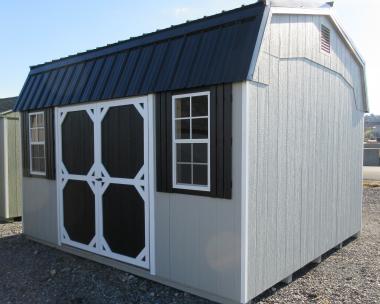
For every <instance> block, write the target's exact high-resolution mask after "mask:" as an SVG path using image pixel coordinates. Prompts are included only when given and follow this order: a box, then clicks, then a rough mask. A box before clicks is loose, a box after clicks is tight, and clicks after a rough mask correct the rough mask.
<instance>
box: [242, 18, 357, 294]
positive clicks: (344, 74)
mask: <svg viewBox="0 0 380 304" xmlns="http://www.w3.org/2000/svg"><path fill="white" fill-rule="evenodd" d="M321 23H323V24H325V25H327V26H328V27H329V28H330V29H331V55H326V54H325V53H322V52H321V51H320V45H319V43H320V36H319V35H320V26H321ZM253 80H254V81H253V82H250V84H249V93H248V94H249V97H248V98H249V100H248V103H249V122H248V129H249V139H248V150H249V155H248V166H249V168H248V172H249V176H248V187H249V191H248V192H249V194H248V204H249V205H248V212H249V223H248V238H249V244H248V245H249V246H248V266H247V267H248V296H249V298H250V299H251V298H253V297H255V296H256V295H258V294H260V293H261V292H263V291H264V290H266V289H268V288H269V287H271V286H273V285H274V284H276V283H277V282H279V281H281V280H282V279H284V278H285V277H287V276H289V275H291V274H292V273H293V272H295V271H296V270H298V269H300V268H301V267H303V266H305V265H306V264H308V263H309V262H311V261H312V260H314V259H315V258H317V257H319V256H320V255H322V254H323V253H325V252H327V251H328V250H329V249H331V248H333V247H334V246H336V245H337V244H339V243H341V242H342V241H344V240H346V239H347V238H349V237H350V236H352V235H354V234H355V233H357V232H359V231H360V229H361V200H362V185H361V179H362V139H363V113H362V110H363V108H364V106H363V75H362V71H361V67H360V66H359V64H358V63H357V62H356V60H355V59H354V57H353V56H352V55H351V53H350V52H349V50H348V48H347V47H346V45H345V44H344V43H343V41H342V39H341V38H340V36H339V35H338V33H337V31H336V30H335V29H334V27H333V26H332V25H331V24H330V22H329V21H328V19H326V18H325V17H321V16H296V15H294V16H289V15H274V16H273V18H272V22H271V25H270V26H269V27H268V29H267V31H266V33H265V36H264V41H263V45H262V49H261V51H260V55H259V61H258V65H257V66H256V70H255V74H254V79H253Z"/></svg>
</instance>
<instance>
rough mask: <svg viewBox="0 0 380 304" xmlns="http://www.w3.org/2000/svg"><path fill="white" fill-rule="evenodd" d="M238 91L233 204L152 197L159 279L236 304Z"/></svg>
mask: <svg viewBox="0 0 380 304" xmlns="http://www.w3.org/2000/svg"><path fill="white" fill-rule="evenodd" d="M241 91H242V86H241V84H234V85H233V102H232V107H233V109H232V113H233V117H232V124H233V125H232V132H233V136H232V138H233V147H232V180H233V185H232V187H233V188H232V199H221V198H210V197H202V196H193V195H183V194H176V193H160V192H157V193H156V196H155V199H156V201H155V212H156V214H155V231H156V232H155V233H156V248H155V252H156V272H157V276H158V277H160V278H163V279H165V280H169V281H172V282H176V283H178V284H181V285H184V286H187V287H190V288H193V289H195V290H199V291H202V292H207V293H208V294H213V295H217V296H219V297H223V298H225V299H229V300H232V301H234V302H239V301H240V269H241V267H240V265H241V264H240V263H241V261H240V257H241V243H240V239H241V234H240V230H241V229H240V227H241V226H240V225H241V219H240V218H241V216H240V215H241V189H240V187H241V159H240V158H241V157H240V156H241V145H242V143H241V132H242V129H241V127H242V126H241V110H240V109H241V98H242V97H241ZM156 131H157V130H156Z"/></svg>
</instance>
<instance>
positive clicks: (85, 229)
mask: <svg viewBox="0 0 380 304" xmlns="http://www.w3.org/2000/svg"><path fill="white" fill-rule="evenodd" d="M63 214H64V218H63V222H64V227H65V229H66V231H67V234H68V236H69V238H70V239H71V240H73V241H75V242H79V243H82V244H85V245H89V244H90V242H91V241H92V240H93V238H94V237H95V196H94V193H93V191H92V189H91V188H90V186H89V185H88V183H87V182H85V181H77V180H69V181H68V182H67V183H66V186H65V188H64V189H63Z"/></svg>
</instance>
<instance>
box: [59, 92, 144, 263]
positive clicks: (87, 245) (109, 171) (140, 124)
mask: <svg viewBox="0 0 380 304" xmlns="http://www.w3.org/2000/svg"><path fill="white" fill-rule="evenodd" d="M146 101H147V98H146V97H143V98H142V97H140V98H131V99H126V100H121V101H111V102H102V103H96V104H88V105H78V106H73V107H63V108H59V109H58V110H57V113H56V123H57V126H56V127H57V160H58V162H57V164H58V167H57V172H58V187H57V188H58V197H59V210H60V211H59V212H60V229H59V230H60V240H61V242H62V243H64V244H67V245H70V246H74V247H78V248H80V249H83V250H88V251H91V252H94V253H97V254H101V255H104V256H107V257H110V258H113V259H117V260H120V261H123V262H127V263H130V264H134V265H136V266H140V267H143V268H149V246H148V244H149V201H148V197H149V193H148V191H149V187H148V172H147V168H148V121H147V119H148V118H147V105H146Z"/></svg>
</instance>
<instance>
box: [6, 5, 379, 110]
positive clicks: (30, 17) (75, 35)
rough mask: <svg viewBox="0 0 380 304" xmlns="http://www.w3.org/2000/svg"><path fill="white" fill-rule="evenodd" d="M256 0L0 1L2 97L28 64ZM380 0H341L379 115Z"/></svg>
mask: <svg viewBox="0 0 380 304" xmlns="http://www.w3.org/2000/svg"><path fill="white" fill-rule="evenodd" d="M253 2H256V1H254V0H251V1H244V0H207V1H205V0H192V1H190V0H188V1H186V0H177V1H169V0H160V1H157V0H145V1H131V0H80V1H78V0H65V1H58V0H33V1H28V0H12V1H1V2H0V98H3V97H10V96H16V95H18V94H19V92H20V90H21V88H22V85H23V83H24V81H25V79H26V76H27V74H28V71H29V66H31V65H36V64H40V63H43V62H46V61H50V60H53V59H57V58H60V57H65V56H68V55H71V54H75V53H78V52H82V51H85V50H88V49H93V48H96V47H99V46H103V45H106V44H108V43H114V42H116V41H119V40H125V39H128V38H129V37H134V36H139V35H141V34H143V33H149V32H152V31H155V30H156V29H162V28H166V27H168V26H170V25H175V24H178V23H182V22H185V21H186V20H192V19H197V18H200V17H203V16H205V15H212V14H215V13H218V12H220V11H221V10H229V9H233V8H236V7H239V6H241V5H242V4H250V3H253ZM379 11H380V1H379V0H336V1H335V13H336V15H337V17H338V19H339V20H340V23H341V24H342V25H343V27H344V29H345V30H346V31H347V33H348V34H349V36H350V37H351V38H352V40H353V41H354V43H355V45H356V46H357V48H358V49H359V52H360V53H361V55H362V56H363V58H364V59H365V61H366V66H367V85H368V96H369V103H370V110H371V112H372V113H375V114H380V88H377V87H379V85H380V84H378V79H379V77H378V75H377V74H378V71H379V70H380V56H379V54H380V39H379V38H377V37H379V33H378V31H380V19H379V16H378V12H379Z"/></svg>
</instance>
